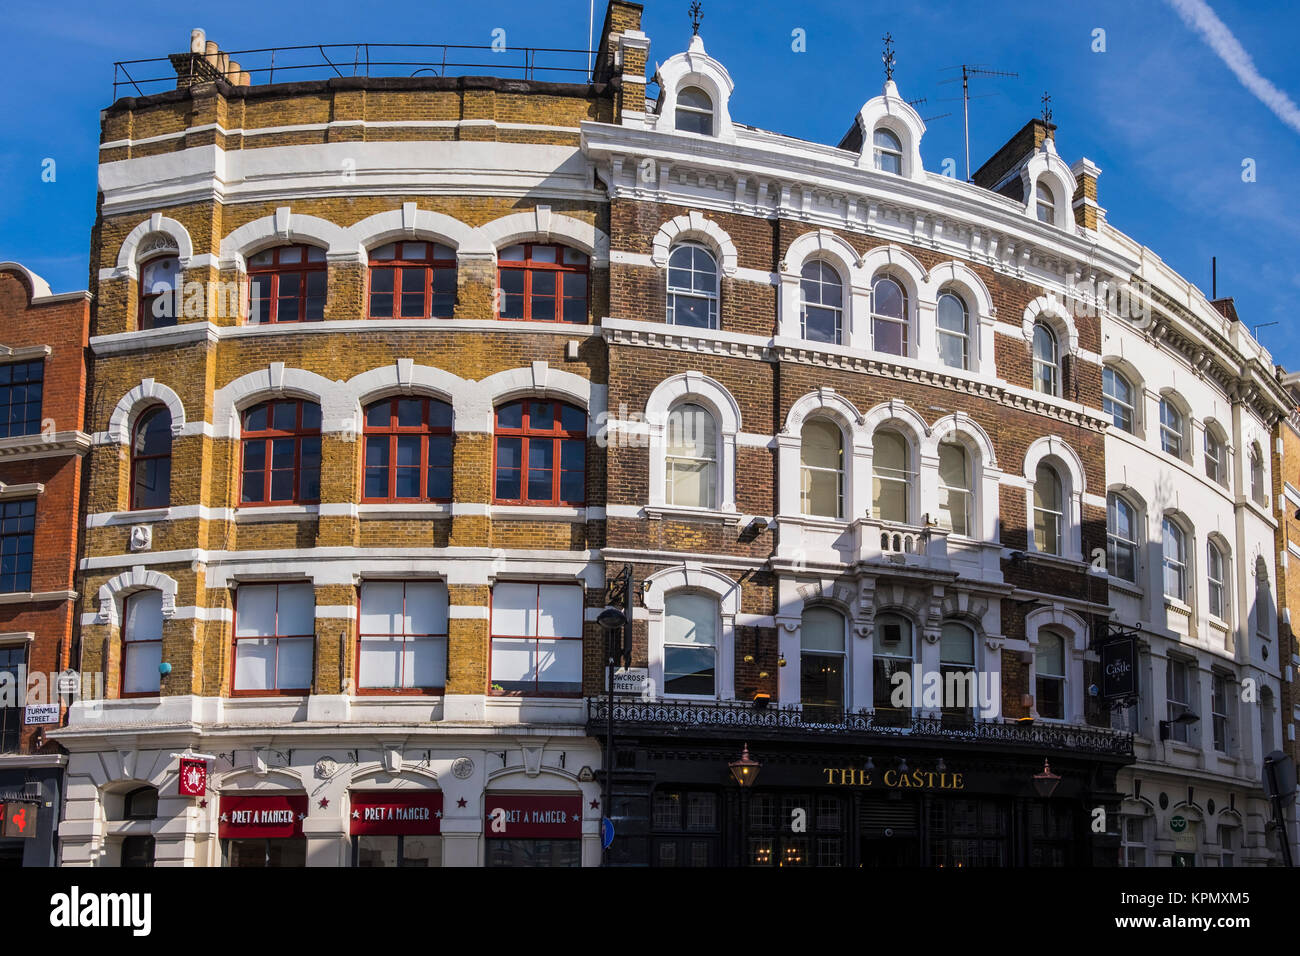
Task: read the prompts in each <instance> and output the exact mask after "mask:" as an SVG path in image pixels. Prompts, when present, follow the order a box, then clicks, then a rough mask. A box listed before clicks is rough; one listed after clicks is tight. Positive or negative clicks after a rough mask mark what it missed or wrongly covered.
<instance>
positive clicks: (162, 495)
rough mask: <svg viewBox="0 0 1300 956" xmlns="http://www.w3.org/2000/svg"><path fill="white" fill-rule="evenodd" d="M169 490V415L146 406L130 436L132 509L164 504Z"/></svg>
mask: <svg viewBox="0 0 1300 956" xmlns="http://www.w3.org/2000/svg"><path fill="white" fill-rule="evenodd" d="M171 494H172V415H171V412H169V411H167V409H166V408H164V407H163V406H161V405H156V406H154V407H153V408H149V409H146V410H145V412H144V414H142V415H141V416H140V418H139V420H138V421H137V422H136V423H135V430H134V432H133V434H132V436H131V510H133V511H137V510H139V509H141V508H166V507H167V506H168V505H170V504H171Z"/></svg>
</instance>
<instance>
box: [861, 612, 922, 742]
mask: <svg viewBox="0 0 1300 956" xmlns="http://www.w3.org/2000/svg"><path fill="white" fill-rule="evenodd" d="M872 630H873V631H874V636H873V638H872V655H871V656H872V661H871V668H872V674H871V693H872V697H873V698H874V700H873V707H874V710H875V719H874V722H875V723H877V724H880V725H882V726H885V727H899V726H904V725H906V724H908V723H910V722H911V719H912V696H913V690H912V678H913V673H912V662H913V661H912V622H911V621H909V620H908V619H907V618H905V617H903V616H902V615H901V614H889V613H885V614H877V615H876V619H875V622H874V624H873V625H872ZM895 674H905V675H907V676H906V680H904V679H903V678H899V679H898V681H899V682H898V683H895V679H894V675H895ZM896 690H898V691H899V692H900V694H901V699H902V706H901V707H896V706H894V702H893V699H892V698H893V696H894V693H895V691H896Z"/></svg>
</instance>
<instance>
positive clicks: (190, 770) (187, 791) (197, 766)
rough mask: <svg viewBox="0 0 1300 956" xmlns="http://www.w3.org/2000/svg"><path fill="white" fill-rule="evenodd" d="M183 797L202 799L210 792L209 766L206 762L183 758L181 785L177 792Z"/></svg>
mask: <svg viewBox="0 0 1300 956" xmlns="http://www.w3.org/2000/svg"><path fill="white" fill-rule="evenodd" d="M177 792H178V793H180V795H181V796H182V797H202V796H205V795H206V794H207V792H208V764H207V761H206V760H197V759H193V758H190V757H182V758H181V783H180V789H179V790H178V791H177Z"/></svg>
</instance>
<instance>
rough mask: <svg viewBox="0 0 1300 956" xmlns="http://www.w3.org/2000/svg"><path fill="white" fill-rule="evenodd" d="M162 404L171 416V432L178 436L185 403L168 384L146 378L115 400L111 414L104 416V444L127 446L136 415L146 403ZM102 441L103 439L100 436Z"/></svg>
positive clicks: (181, 425) (180, 433)
mask: <svg viewBox="0 0 1300 956" xmlns="http://www.w3.org/2000/svg"><path fill="white" fill-rule="evenodd" d="M160 402H161V403H162V404H163V405H165V406H166V407H167V411H168V412H169V413H170V414H171V417H172V435H173V436H174V437H178V438H179V437H180V436H181V435H182V434H183V433H184V431H185V406H184V404H182V403H181V398H180V396H179V395H177V394H176V392H175V391H173V390H172V389H171V388H170V387H169V386H167V385H164V384H162V383H161V382H158V381H155V380H154V379H152V378H146V379H144V380H143V381H142V382H140V384H139V385H137V386H136V387H135V388H133V389H131V391H129V392H127V393H126V394H125V395H123V396H122V398H121V399H120V400H119V401H118V403H117V406H116V407H115V408H114V409H113V413H112V414H111V415H110V416H109V417H108V428H107V429H106V430H105V432H104V435H105V436H106V437H107V443H108V444H118V445H129V444H130V443H131V426H132V425H133V424H134V423H135V419H136V417H137V416H138V415H139V414H140V412H141V411H142V410H144V409H145V408H146V407H148V406H149V405H156V404H158V403H160ZM101 440H103V439H101Z"/></svg>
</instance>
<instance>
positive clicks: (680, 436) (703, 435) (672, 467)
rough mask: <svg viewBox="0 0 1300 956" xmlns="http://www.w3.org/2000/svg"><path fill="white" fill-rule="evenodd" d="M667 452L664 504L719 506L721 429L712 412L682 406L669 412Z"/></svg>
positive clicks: (665, 456)
mask: <svg viewBox="0 0 1300 956" xmlns="http://www.w3.org/2000/svg"><path fill="white" fill-rule="evenodd" d="M666 437H667V442H666V444H665V450H664V479H665V488H664V502H665V503H666V504H670V505H684V506H686V507H690V508H713V507H716V506H717V486H718V440H717V426H716V425H715V423H714V421H713V415H712V414H710V412H709V411H708V409H706V408H704V407H702V406H700V405H693V404H686V405H678V406H677V407H676V408H674V409H673V410H672V411H671V412H669V413H668V428H667V436H666Z"/></svg>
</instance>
